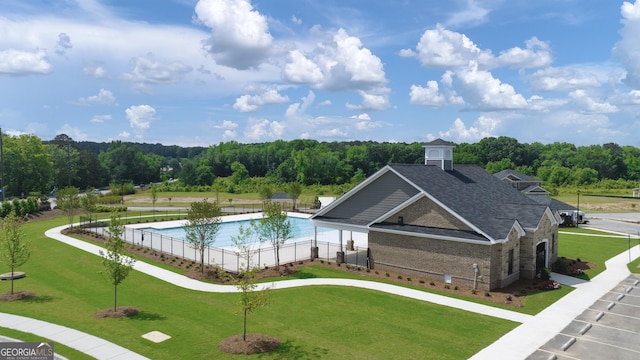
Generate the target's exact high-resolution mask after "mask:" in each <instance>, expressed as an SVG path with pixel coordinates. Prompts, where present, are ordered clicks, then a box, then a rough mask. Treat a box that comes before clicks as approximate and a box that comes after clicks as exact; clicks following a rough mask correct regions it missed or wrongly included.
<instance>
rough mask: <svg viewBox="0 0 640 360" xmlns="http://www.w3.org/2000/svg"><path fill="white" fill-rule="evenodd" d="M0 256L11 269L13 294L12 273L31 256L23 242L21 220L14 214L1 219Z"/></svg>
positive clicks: (28, 247) (27, 245)
mask: <svg viewBox="0 0 640 360" xmlns="http://www.w3.org/2000/svg"><path fill="white" fill-rule="evenodd" d="M0 256H1V259H2V261H3V262H4V263H6V264H7V265H8V266H9V267H10V268H11V293H12V294H13V272H14V270H15V268H16V267H17V266H22V265H24V263H26V262H27V260H29V256H31V244H30V243H29V242H28V241H26V240H24V232H23V231H22V220H21V219H20V218H19V217H18V216H16V214H15V212H13V211H12V212H11V213H9V215H8V216H7V217H6V218H4V219H2V238H0Z"/></svg>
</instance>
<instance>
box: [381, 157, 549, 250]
mask: <svg viewBox="0 0 640 360" xmlns="http://www.w3.org/2000/svg"><path fill="white" fill-rule="evenodd" d="M390 167H391V169H393V170H395V171H397V172H398V173H400V174H402V175H403V176H404V177H406V178H407V179H408V180H409V181H411V182H412V183H414V184H415V185H417V186H418V187H420V188H421V189H423V190H424V191H425V192H426V193H428V194H430V195H431V196H433V197H435V198H436V199H437V200H438V201H440V202H441V203H442V204H444V205H445V206H446V207H448V208H449V209H451V210H452V211H453V212H455V213H457V214H459V215H460V216H462V217H463V218H464V219H466V220H467V221H469V222H470V223H472V224H474V225H475V226H476V227H477V228H479V229H480V230H482V231H483V232H485V233H486V234H488V235H489V236H491V237H492V238H494V239H504V238H506V237H507V235H508V233H509V231H510V230H511V228H512V227H513V224H514V222H515V221H518V222H519V223H520V224H521V225H522V226H523V227H525V228H535V227H537V226H538V223H539V222H540V219H541V218H542V215H543V213H544V211H545V210H546V208H547V207H546V206H545V205H541V204H538V203H536V202H535V201H533V200H531V199H530V198H529V197H527V196H525V195H523V194H521V193H520V192H519V191H518V190H516V189H514V188H513V187H511V186H509V185H508V184H505V183H504V182H502V181H500V180H499V179H498V178H496V177H495V176H493V175H491V174H489V173H488V172H486V171H485V170H484V169H482V168H480V167H479V166H476V165H456V166H455V168H454V170H452V171H442V170H441V169H440V168H438V167H435V166H428V165H390Z"/></svg>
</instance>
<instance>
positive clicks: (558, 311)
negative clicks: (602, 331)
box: [0, 225, 640, 359]
mask: <svg viewBox="0 0 640 360" xmlns="http://www.w3.org/2000/svg"><path fill="white" fill-rule="evenodd" d="M66 227H67V226H66V225H65V226H59V227H56V228H53V229H50V230H47V231H46V232H45V235H46V236H47V237H50V238H52V239H55V240H58V241H60V242H63V243H65V244H68V245H71V246H74V247H76V248H79V249H82V250H84V251H87V252H90V253H92V254H95V255H97V256H99V251H100V250H103V248H101V247H99V246H96V245H93V244H90V243H87V242H84V241H82V240H77V239H74V238H72V237H69V236H66V235H63V234H62V233H61V231H62V230H63V229H64V228H66ZM632 250H633V258H636V257H638V256H640V247H638V246H636V247H634V248H633V249H632ZM628 256H629V255H628V253H627V252H626V251H625V252H624V253H622V254H620V255H618V256H615V257H614V258H612V259H610V260H609V261H607V262H606V267H607V270H605V271H604V272H602V273H601V274H599V275H598V276H596V277H595V278H593V279H592V280H591V281H589V282H584V283H580V282H575V281H574V282H573V283H571V285H572V286H575V287H576V290H574V291H572V292H571V293H569V294H568V295H566V296H564V297H563V298H562V299H560V300H558V301H557V302H556V303H554V304H553V305H551V306H550V307H548V308H547V309H545V310H543V311H542V312H540V313H539V314H538V315H536V316H531V315H527V314H522V313H518V312H515V311H509V310H504V309H499V308H495V307H492V306H487V305H482V304H477V303H473V302H469V301H464V300H459V299H455V298H450V297H446V296H441V295H436V294H431V293H428V292H424V291H420V290H414V289H409V288H405V287H401V286H396V285H391V284H385V283H379V282H373V281H365V280H352V279H300V280H284V281H277V282H273V283H270V284H260V289H266V288H270V289H285V288H292V287H298V286H313V285H335V286H353V287H359V288H363V289H371V290H377V291H382V292H387V293H391V294H396V295H399V296H405V297H409V298H413V299H417V300H421V301H428V302H431V303H435V304H440V305H444V306H450V307H455V308H458V309H462V310H466V311H471V312H475V313H479V314H483V315H487V316H493V317H498V318H502V319H506V320H511V321H515V322H520V323H522V325H520V326H518V327H517V328H516V329H514V330H513V331H511V332H509V333H507V334H506V335H504V336H503V337H502V338H500V339H498V340H497V341H496V342H494V343H493V344H491V345H490V346H488V347H487V348H485V349H483V350H482V351H480V352H479V353H477V354H476V355H474V357H472V359H497V358H509V359H524V358H526V357H527V356H528V355H530V354H531V353H533V352H534V351H535V350H536V349H538V348H539V347H540V346H542V345H543V344H544V343H545V342H546V341H547V340H548V339H549V338H551V337H552V336H553V335H555V334H556V333H557V332H558V331H560V330H562V328H563V327H564V326H566V324H568V323H569V322H570V321H571V320H572V319H574V318H575V317H576V316H578V315H579V314H580V313H581V312H582V311H583V310H584V309H585V308H587V307H589V306H590V305H591V304H592V303H593V302H594V301H596V300H597V299H598V298H599V297H601V296H602V295H603V294H604V293H606V292H607V291H608V290H610V289H611V287H612V284H617V283H619V282H620V281H622V280H623V279H624V278H625V277H626V276H628V274H629V270H628V269H627V267H626V263H627V261H628ZM134 269H135V270H138V271H140V272H142V273H145V274H147V275H150V276H153V277H156V278H158V279H161V280H163V281H166V282H169V283H172V284H174V285H176V286H179V287H182V288H186V289H191V290H197V291H205V292H223V293H229V292H237V291H238V289H237V288H236V287H235V286H233V285H217V284H209V283H204V282H200V281H197V280H194V279H190V278H188V277H185V276H182V275H179V274H176V273H174V272H171V271H168V270H165V269H162V268H159V267H157V266H154V265H151V264H149V263H145V262H143V261H139V260H138V261H136V262H135V264H134ZM553 275H554V278H555V279H557V280H559V282H561V283H564V284H567V280H571V279H573V278H568V279H565V278H560V275H557V274H553ZM23 324H24V326H22V325H23ZM18 325H20V326H19V327H18ZM0 326H4V327H9V328H12V329H16V330H20V331H25V332H30V333H34V334H37V335H40V336H44V337H47V338H49V339H51V340H54V341H57V342H60V343H62V344H65V345H67V346H69V347H72V348H74V349H77V350H79V351H82V352H85V353H87V354H89V355H91V356H94V357H96V358H98V359H145V358H144V357H142V356H140V355H138V354H135V353H133V352H131V351H129V350H127V349H124V348H122V347H120V346H118V345H115V344H112V343H109V342H107V341H105V340H103V339H100V338H97V337H95V336H92V335H88V334H84V333H81V332H79V331H76V330H73V329H70V328H66V327H63V326H59V325H55V324H49V323H45V322H43V321H40V320H35V319H29V318H23V317H16V315H10V314H3V313H0ZM65 334H68V335H69V336H65Z"/></svg>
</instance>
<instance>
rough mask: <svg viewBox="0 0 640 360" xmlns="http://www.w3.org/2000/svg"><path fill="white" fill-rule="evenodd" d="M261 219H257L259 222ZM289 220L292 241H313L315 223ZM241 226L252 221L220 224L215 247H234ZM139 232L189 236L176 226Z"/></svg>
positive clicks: (322, 229) (246, 225)
mask: <svg viewBox="0 0 640 360" xmlns="http://www.w3.org/2000/svg"><path fill="white" fill-rule="evenodd" d="M259 220H260V219H256V221H259ZM287 220H288V221H289V222H290V223H291V230H292V236H291V239H297V240H301V239H304V240H311V239H313V221H311V220H309V219H304V218H298V217H291V216H289V217H287ZM240 226H244V227H245V228H247V227H249V226H251V225H250V220H237V221H228V222H222V223H220V229H219V230H218V233H217V234H216V237H215V239H216V240H215V242H214V243H213V246H214V247H221V248H224V247H233V246H234V245H233V241H232V239H231V238H232V237H233V236H237V235H238V229H240ZM138 230H142V231H144V232H145V233H148V232H151V233H154V234H159V235H162V236H168V237H172V238H174V239H179V240H186V238H187V235H186V233H185V231H184V227H182V226H176V227H169V228H153V227H146V228H139V229H138ZM330 230H331V229H326V228H318V233H320V232H324V231H330Z"/></svg>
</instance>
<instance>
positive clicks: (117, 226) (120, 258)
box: [100, 215, 136, 312]
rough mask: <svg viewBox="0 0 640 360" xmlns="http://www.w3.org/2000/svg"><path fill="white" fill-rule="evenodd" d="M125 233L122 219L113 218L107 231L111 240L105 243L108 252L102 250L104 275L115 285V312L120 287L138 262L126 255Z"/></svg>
mask: <svg viewBox="0 0 640 360" xmlns="http://www.w3.org/2000/svg"><path fill="white" fill-rule="evenodd" d="M123 233H124V225H122V223H121V222H120V219H119V218H118V217H116V216H115V215H113V216H111V222H110V223H109V229H108V230H107V234H108V235H109V238H108V239H107V242H106V243H105V245H106V247H107V251H106V252H103V251H102V250H100V256H102V265H103V266H104V269H105V270H104V274H105V275H106V276H107V278H108V279H109V281H110V282H111V285H113V311H114V312H115V311H117V298H118V285H120V283H121V282H122V281H123V280H124V279H126V278H127V276H129V272H131V269H132V268H133V264H134V263H135V262H136V261H135V259H132V258H130V257H128V256H126V255H124V249H125V246H126V243H125V242H124V240H123V239H122V234H123Z"/></svg>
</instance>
